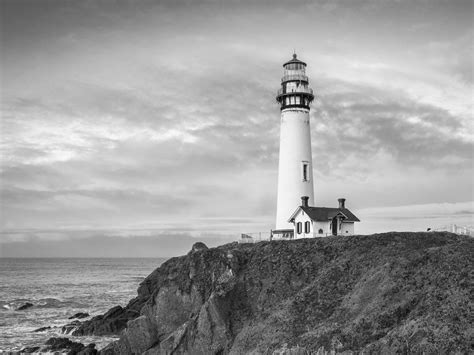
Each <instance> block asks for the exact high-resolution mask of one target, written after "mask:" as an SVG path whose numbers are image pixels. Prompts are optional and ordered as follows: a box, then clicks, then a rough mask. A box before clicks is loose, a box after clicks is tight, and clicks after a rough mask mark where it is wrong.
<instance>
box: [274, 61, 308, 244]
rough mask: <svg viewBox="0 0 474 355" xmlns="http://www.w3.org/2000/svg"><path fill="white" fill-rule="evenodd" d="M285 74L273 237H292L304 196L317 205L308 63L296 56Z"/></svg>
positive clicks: (281, 94)
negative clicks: (293, 221)
mask: <svg viewBox="0 0 474 355" xmlns="http://www.w3.org/2000/svg"><path fill="white" fill-rule="evenodd" d="M283 68H284V72H283V77H282V79H281V88H280V89H279V90H278V94H277V97H276V99H277V101H278V103H279V104H280V109H281V121H280V157H279V163H278V199H277V213H276V229H275V230H273V231H272V235H273V236H276V237H283V238H288V237H292V236H293V228H294V226H293V224H292V223H291V222H289V221H288V219H289V217H290V216H291V214H292V213H293V212H294V211H295V208H296V206H298V205H299V204H300V201H301V196H307V197H308V199H307V203H308V204H309V205H310V206H313V205H314V187H313V161H312V154H311V134H310V122H309V110H310V103H311V102H312V101H313V99H314V95H313V90H312V89H311V88H310V87H309V80H308V77H307V76H306V63H304V62H302V61H301V60H299V59H298V58H297V56H296V54H293V58H292V59H291V60H290V61H288V62H286V63H285V64H283Z"/></svg>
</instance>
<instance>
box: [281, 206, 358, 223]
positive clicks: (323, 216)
mask: <svg viewBox="0 0 474 355" xmlns="http://www.w3.org/2000/svg"><path fill="white" fill-rule="evenodd" d="M300 209H301V210H303V211H304V212H306V214H307V215H308V216H309V218H311V219H312V220H313V221H318V222H321V221H328V220H331V219H333V218H334V217H335V216H337V215H338V214H341V215H342V216H343V217H345V218H344V221H345V222H360V220H359V218H357V217H356V216H355V215H354V214H353V213H352V212H351V211H349V210H348V209H347V208H331V207H303V206H299V207H298V208H297V209H296V211H295V212H294V213H293V214H292V215H291V217H290V219H289V220H288V221H289V222H290V221H292V220H294V219H295V217H296V215H297V214H298V212H299V211H300Z"/></svg>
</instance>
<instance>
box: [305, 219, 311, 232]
mask: <svg viewBox="0 0 474 355" xmlns="http://www.w3.org/2000/svg"><path fill="white" fill-rule="evenodd" d="M309 230H310V226H309V221H306V222H304V232H305V233H309Z"/></svg>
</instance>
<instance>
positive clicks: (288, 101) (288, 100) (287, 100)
mask: <svg viewBox="0 0 474 355" xmlns="http://www.w3.org/2000/svg"><path fill="white" fill-rule="evenodd" d="M286 104H287V105H289V104H290V98H289V97H286Z"/></svg>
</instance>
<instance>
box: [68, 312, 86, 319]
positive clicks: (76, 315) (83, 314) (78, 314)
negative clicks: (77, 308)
mask: <svg viewBox="0 0 474 355" xmlns="http://www.w3.org/2000/svg"><path fill="white" fill-rule="evenodd" d="M89 316H90V315H89V313H85V312H79V313H76V314H75V315H73V316H71V317H69V318H68V319H75V318H77V319H82V318H87V317H89Z"/></svg>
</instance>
